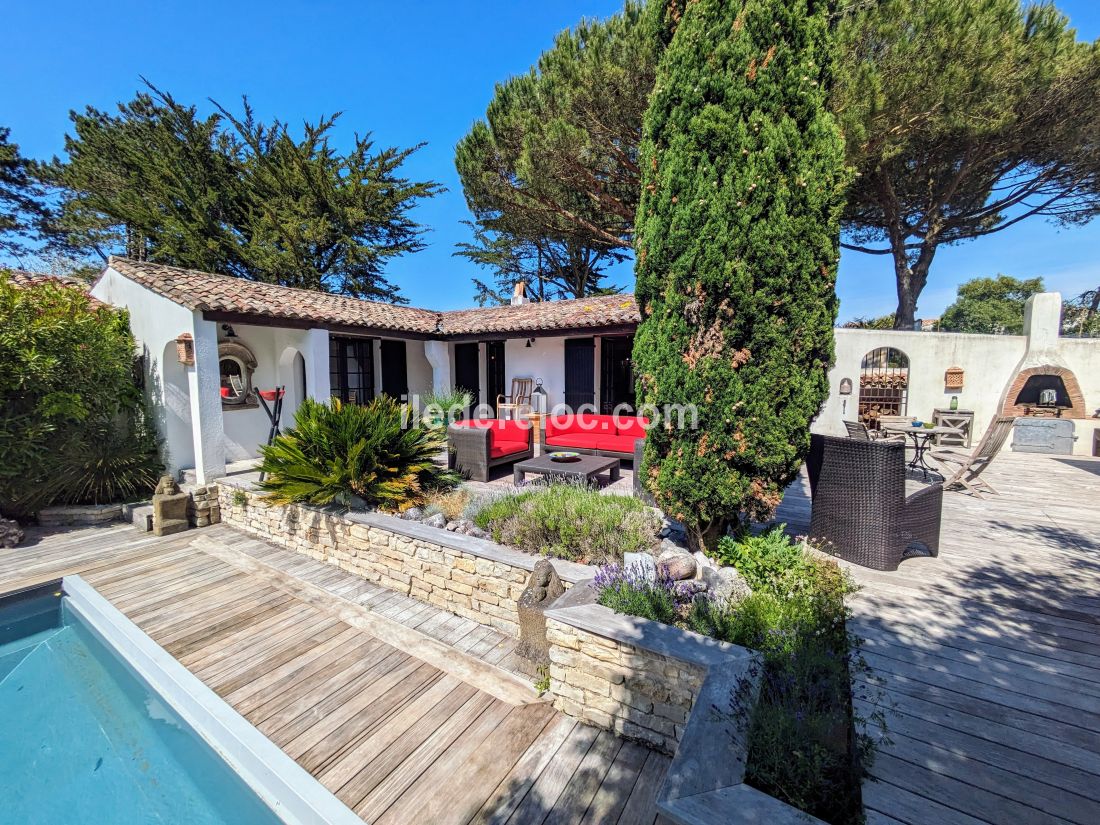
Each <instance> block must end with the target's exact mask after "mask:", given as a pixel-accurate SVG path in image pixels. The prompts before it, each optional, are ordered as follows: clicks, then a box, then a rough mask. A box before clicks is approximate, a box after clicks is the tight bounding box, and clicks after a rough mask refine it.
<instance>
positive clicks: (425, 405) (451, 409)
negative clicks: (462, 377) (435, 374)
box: [420, 387, 474, 427]
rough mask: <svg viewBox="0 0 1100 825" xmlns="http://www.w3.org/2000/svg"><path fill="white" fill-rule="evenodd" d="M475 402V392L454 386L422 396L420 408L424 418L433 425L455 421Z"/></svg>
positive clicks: (437, 425)
mask: <svg viewBox="0 0 1100 825" xmlns="http://www.w3.org/2000/svg"><path fill="white" fill-rule="evenodd" d="M472 403H474V396H473V393H471V392H469V391H468V390H462V389H459V388H458V387H452V388H451V389H449V390H444V391H442V392H435V391H434V390H433V391H432V392H429V393H427V394H426V395H423V396H421V397H420V409H421V411H422V413H423V416H424V420H425V421H426V422H428V423H429V424H430V425H431V426H433V427H439V426H442V425H443V424H445V423H447V422H450V421H454V420H455V419H457V418H459V417H460V416H461V415H463V414H464V413H465V412H466V410H467V409H468V408H469V406H470V405H471V404H472Z"/></svg>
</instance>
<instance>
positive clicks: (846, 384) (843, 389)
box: [840, 378, 852, 395]
mask: <svg viewBox="0 0 1100 825" xmlns="http://www.w3.org/2000/svg"><path fill="white" fill-rule="evenodd" d="M840 394H841V395H851V394H852V379H851V378H841V379H840Z"/></svg>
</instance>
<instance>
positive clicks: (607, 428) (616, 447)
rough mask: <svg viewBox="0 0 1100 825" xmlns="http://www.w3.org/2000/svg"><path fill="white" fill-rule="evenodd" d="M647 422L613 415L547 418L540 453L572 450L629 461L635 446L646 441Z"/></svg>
mask: <svg viewBox="0 0 1100 825" xmlns="http://www.w3.org/2000/svg"><path fill="white" fill-rule="evenodd" d="M648 424H649V419H647V418H642V417H640V416H639V417H635V416H622V415H620V416H614V415H584V414H581V415H563V416H550V417H548V418H547V419H546V427H545V429H543V430H541V431H540V434H539V438H540V442H539V443H540V444H541V446H542V452H543V454H545V453H547V452H551V451H553V450H572V451H573V452H578V453H587V454H589V455H605V456H609V457H613V458H620V459H626V460H630V461H632V460H633V459H634V444H635V442H636V441H638V440H639V439H644V438H645V428H646V426H647V425H648Z"/></svg>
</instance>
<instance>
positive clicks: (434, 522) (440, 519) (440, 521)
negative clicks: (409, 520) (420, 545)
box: [424, 513, 447, 530]
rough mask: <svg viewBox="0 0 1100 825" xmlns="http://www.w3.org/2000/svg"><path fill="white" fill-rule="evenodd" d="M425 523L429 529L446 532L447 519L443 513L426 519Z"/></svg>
mask: <svg viewBox="0 0 1100 825" xmlns="http://www.w3.org/2000/svg"><path fill="white" fill-rule="evenodd" d="M424 523H425V524H426V525H428V526H429V527H438V528H439V529H441V530H445V529H446V528H447V517H446V516H445V515H443V514H442V513H436V514H435V515H434V516H428V517H427V518H426V519H424Z"/></svg>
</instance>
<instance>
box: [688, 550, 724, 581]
mask: <svg viewBox="0 0 1100 825" xmlns="http://www.w3.org/2000/svg"><path fill="white" fill-rule="evenodd" d="M692 556H693V557H694V558H695V565H696V568H697V575H699V576H702V575H703V568H704V567H709V568H711V569H712V570H717V569H718V564H717V562H715V561H714V559H712V558H711V557H710V556H708V555H707V554H706V553H704V552H703V551H702V550H696V551H695V552H694V553H693V554H692Z"/></svg>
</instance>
